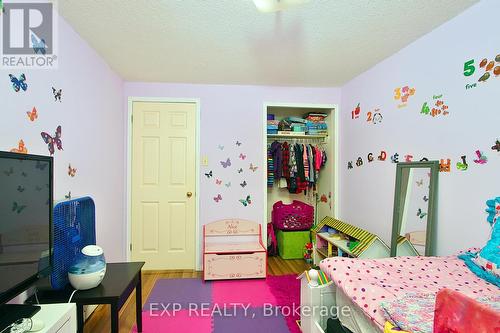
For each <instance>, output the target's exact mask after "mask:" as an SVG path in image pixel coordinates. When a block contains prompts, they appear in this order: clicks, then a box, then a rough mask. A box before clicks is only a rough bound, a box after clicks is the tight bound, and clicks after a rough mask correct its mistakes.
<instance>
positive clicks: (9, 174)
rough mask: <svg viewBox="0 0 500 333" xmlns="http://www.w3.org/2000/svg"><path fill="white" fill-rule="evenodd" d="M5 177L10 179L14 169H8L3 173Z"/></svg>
mask: <svg viewBox="0 0 500 333" xmlns="http://www.w3.org/2000/svg"><path fill="white" fill-rule="evenodd" d="M3 173H4V174H5V175H6V176H7V177H10V176H11V175H12V174H13V173H14V168H13V167H10V168H9V170H5V171H4V172H3Z"/></svg>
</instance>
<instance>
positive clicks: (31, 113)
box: [26, 107, 38, 121]
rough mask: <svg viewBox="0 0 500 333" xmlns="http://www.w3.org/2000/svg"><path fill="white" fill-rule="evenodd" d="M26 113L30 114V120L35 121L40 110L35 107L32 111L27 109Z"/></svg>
mask: <svg viewBox="0 0 500 333" xmlns="http://www.w3.org/2000/svg"><path fill="white" fill-rule="evenodd" d="M26 114H27V115H28V119H29V120H30V121H35V120H36V119H38V112H37V110H36V108H35V107H33V109H32V110H31V112H30V111H26Z"/></svg>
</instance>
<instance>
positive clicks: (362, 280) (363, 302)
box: [320, 256, 500, 333]
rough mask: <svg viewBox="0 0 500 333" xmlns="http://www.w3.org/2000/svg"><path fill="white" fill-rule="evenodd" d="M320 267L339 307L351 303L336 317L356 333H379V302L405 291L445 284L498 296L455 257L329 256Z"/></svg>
mask: <svg viewBox="0 0 500 333" xmlns="http://www.w3.org/2000/svg"><path fill="white" fill-rule="evenodd" d="M320 268H321V270H322V271H324V272H325V273H326V274H327V275H328V276H329V277H330V278H331V279H332V280H333V281H334V282H335V288H336V300H337V306H338V307H339V308H342V307H343V306H349V308H350V314H349V315H342V311H339V313H340V314H341V315H340V316H339V319H340V321H341V322H342V324H343V325H344V326H345V327H347V328H348V329H350V330H351V331H352V332H354V333H375V332H383V327H384V324H385V321H386V320H385V318H384V316H383V310H382V308H381V306H380V304H381V302H383V301H392V300H395V299H397V298H400V297H403V296H404V295H407V294H408V293H437V292H438V291H439V290H440V289H443V288H444V287H446V288H449V289H452V290H455V291H458V292H460V293H463V294H464V295H466V296H469V297H471V298H474V299H478V298H482V297H488V296H491V295H499V294H500V289H499V288H498V287H496V286H495V285H493V284H490V283H489V282H486V281H485V280H483V279H481V278H479V277H477V276H476V275H475V274H474V273H472V272H471V271H470V270H469V269H468V268H467V266H466V265H465V264H464V262H463V261H462V260H460V259H458V258H457V256H448V257H394V258H385V259H366V260H362V259H350V258H339V257H332V258H327V259H324V260H323V261H321V263H320Z"/></svg>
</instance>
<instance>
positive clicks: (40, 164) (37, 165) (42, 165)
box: [35, 161, 49, 171]
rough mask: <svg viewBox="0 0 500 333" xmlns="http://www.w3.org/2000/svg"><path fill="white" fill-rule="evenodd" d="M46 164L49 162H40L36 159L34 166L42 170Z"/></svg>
mask: <svg viewBox="0 0 500 333" xmlns="http://www.w3.org/2000/svg"><path fill="white" fill-rule="evenodd" d="M47 165H49V164H48V163H42V162H40V161H36V165H35V168H37V169H39V170H42V171H43V170H45V168H46V167H47Z"/></svg>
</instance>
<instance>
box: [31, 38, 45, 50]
mask: <svg viewBox="0 0 500 333" xmlns="http://www.w3.org/2000/svg"><path fill="white" fill-rule="evenodd" d="M31 43H32V44H33V52H34V53H35V54H38V52H40V54H45V52H46V50H45V49H46V48H47V45H46V44H45V39H43V38H40V39H38V38H36V36H35V34H33V33H32V34H31Z"/></svg>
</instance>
